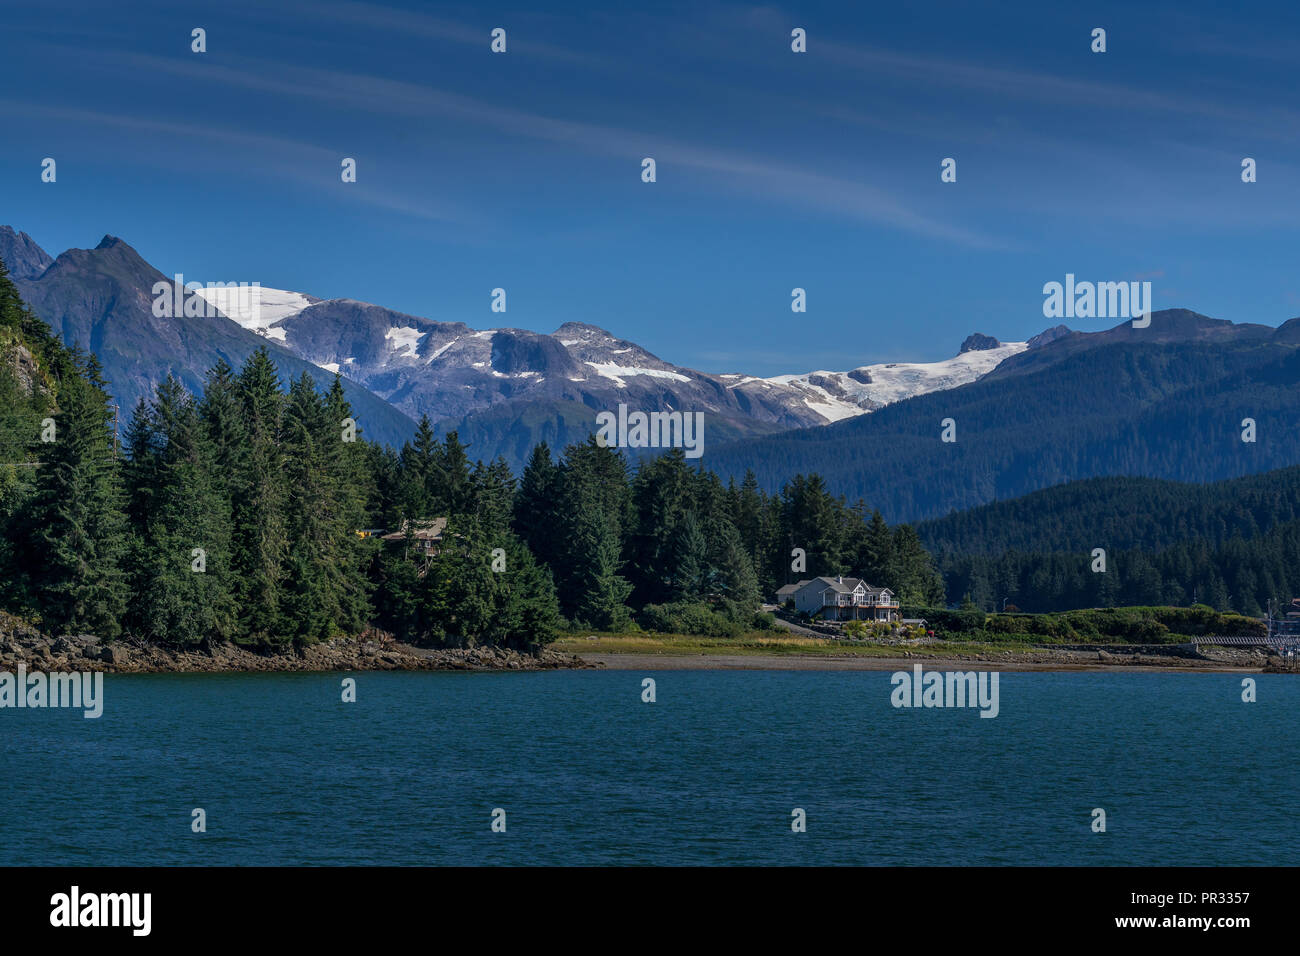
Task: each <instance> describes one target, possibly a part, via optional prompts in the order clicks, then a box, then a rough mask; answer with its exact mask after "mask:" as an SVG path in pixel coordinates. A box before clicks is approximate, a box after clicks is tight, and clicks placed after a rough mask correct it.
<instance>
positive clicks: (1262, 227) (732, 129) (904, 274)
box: [0, 0, 1300, 374]
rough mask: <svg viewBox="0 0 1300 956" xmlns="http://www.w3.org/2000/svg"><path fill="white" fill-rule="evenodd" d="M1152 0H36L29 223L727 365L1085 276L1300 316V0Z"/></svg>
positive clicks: (77, 241) (82, 242)
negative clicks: (578, 324)
mask: <svg viewBox="0 0 1300 956" xmlns="http://www.w3.org/2000/svg"><path fill="white" fill-rule="evenodd" d="M602 6H603V7H604V8H602ZM1142 6H1143V9H1141V10H1137V9H1134V7H1135V5H1134V4H1132V3H1097V2H1091V3H1086V4H1085V3H1060V4H1042V3H1019V2H1007V3H999V4H996V5H993V4H989V5H982V4H968V3H942V2H936V3H925V4H889V5H883V4H881V5H877V4H871V5H867V4H848V3H836V4H831V3H798V4H770V5H767V4H765V5H761V6H755V5H745V4H730V3H711V2H708V0H704V2H698V3H684V4H673V3H654V4H646V5H639V4H637V3H634V2H629V3H621V4H618V5H595V4H590V5H575V4H565V3H549V4H547V5H546V12H539V11H537V10H530V9H528V8H525V7H517V6H510V5H480V4H474V5H470V4H465V5H453V4H446V5H444V4H432V3H422V4H406V5H404V4H401V3H399V2H398V0H391V2H389V3H386V4H382V5H381V4H368V3H359V2H352V0H325V2H301V3H300V2H276V0H255V2H249V0H222V2H220V3H177V2H175V0H168V2H157V3H154V2H138V0H124V2H120V3H112V4H104V3H99V2H69V0H42V2H41V3H40V4H28V3H23V4H17V3H9V2H8V0H4V2H3V3H2V4H0V8H2V9H0V14H2V15H3V22H4V30H3V32H0V58H2V59H3V60H4V62H5V63H6V67H7V69H6V75H7V77H8V82H7V83H6V85H5V89H4V91H3V93H0V122H2V123H3V124H4V129H5V133H6V135H5V139H4V148H3V149H2V150H0V223H7V224H11V225H13V226H15V227H16V228H18V229H22V230H25V231H27V232H28V233H30V234H31V235H32V236H33V237H34V238H35V239H36V240H37V241H38V242H39V243H40V244H41V245H42V246H44V247H45V248H46V249H47V250H48V251H49V252H50V253H51V254H55V255H57V254H58V253H59V252H61V251H63V250H64V249H66V248H69V247H84V246H93V245H94V244H96V243H97V242H98V241H99V239H100V238H101V237H102V236H103V235H104V234H106V233H111V234H113V235H117V236H120V237H122V238H124V239H126V240H127V241H128V242H130V243H131V244H132V245H134V246H135V247H136V248H137V249H138V250H139V251H140V252H141V254H142V255H144V256H145V258H147V259H148V260H149V261H151V262H152V263H153V264H154V265H156V266H157V267H158V268H160V269H162V270H163V271H164V272H166V273H172V272H177V271H180V272H184V273H185V275H186V278H187V279H198V280H201V281H258V282H261V283H262V284H263V285H265V286H273V287H278V288H286V289H294V290H298V291H303V292H307V293H310V294H312V295H317V296H321V297H325V298H329V297H335V296H349V297H352V298H357V299H363V300H367V301H372V302H377V303H379V304H381V305H385V306H389V307H391V308H395V309H399V310H402V311H406V312H411V313H414V314H416V315H422V316H427V317H429V318H433V319H439V320H444V321H463V322H466V323H468V324H470V325H472V326H475V327H479V328H486V327H491V326H494V325H509V326H514V327H519V328H527V329H534V330H537V331H542V332H550V331H553V330H554V329H555V328H556V327H557V326H558V325H560V324H561V323H563V322H565V321H571V320H572V321H585V322H591V323H594V324H597V325H601V326H603V327H605V328H607V329H609V330H610V331H612V332H613V333H614V334H616V335H619V336H622V337H624V338H628V339H631V340H633V341H636V342H638V343H639V344H641V345H644V346H645V347H647V348H649V349H650V350H651V351H654V352H656V353H658V354H660V355H661V356H662V357H664V358H666V359H668V360H669V361H673V362H676V363H678V364H683V365H689V366H693V367H696V368H700V369H703V370H706V371H719V372H720V371H747V372H752V373H758V374H777V373H781V372H800V371H807V370H810V369H815V368H829V369H844V368H850V367H853V366H857V365H862V364H867V363H870V362H879V361H895V360H934V359H940V358H945V357H947V356H949V355H952V354H953V353H954V352H955V351H956V349H957V346H958V344H959V343H960V342H961V340H962V339H963V338H964V337H965V336H966V335H967V334H968V333H970V332H972V331H976V330H978V331H982V332H985V333H988V334H991V335H995V336H997V337H998V338H1001V339H1003V340H1007V341H1011V340H1016V339H1023V338H1026V337H1028V336H1030V335H1032V334H1034V333H1035V332H1038V331H1041V330H1042V328H1044V327H1045V326H1046V325H1049V324H1051V323H1050V322H1048V320H1046V319H1044V318H1043V315H1042V301H1043V296H1042V291H1041V290H1042V286H1043V283H1045V282H1048V281H1052V280H1057V281H1060V280H1062V279H1063V278H1064V276H1065V274H1066V273H1067V272H1073V273H1075V274H1076V276H1078V277H1079V278H1080V279H1092V280H1098V281H1118V280H1124V279H1137V278H1144V279H1150V280H1151V281H1152V283H1153V295H1154V302H1155V306H1156V308H1165V307H1173V306H1182V307H1186V308H1192V309H1195V310H1197V311H1200V312H1204V313H1206V314H1208V315H1212V316H1216V317H1219V318H1227V319H1232V320H1234V321H1252V322H1263V323H1267V324H1270V325H1277V324H1279V323H1281V322H1282V321H1284V320H1286V319H1288V318H1291V317H1292V316H1295V315H1300V272H1298V270H1297V268H1296V264H1295V260H1294V255H1293V249H1294V242H1295V234H1296V229H1297V226H1296V221H1297V215H1296V209H1297V208H1300V153H1298V151H1297V146H1298V145H1300V144H1298V142H1297V140H1300V104H1297V103H1296V102H1295V98H1294V95H1293V91H1294V81H1293V75H1294V64H1295V63H1297V62H1300V29H1297V28H1298V27H1300V13H1297V12H1296V10H1295V7H1294V5H1291V4H1285V5H1284V4H1278V5H1276V6H1270V5H1256V6H1252V8H1251V10H1250V13H1249V16H1247V15H1245V14H1242V13H1237V12H1236V11H1235V10H1233V9H1232V8H1230V7H1229V6H1227V5H1218V4H1215V5H1209V4H1196V3H1188V2H1184V0H1180V2H1177V3H1151V4H1143V5H1142ZM194 27H203V28H204V29H206V31H207V44H208V52H206V53H204V54H196V53H192V52H190V31H191V29H192V28H194ZM494 27H503V28H504V29H506V31H507V37H508V52H507V53H505V54H504V55H496V54H493V53H491V52H490V50H489V41H490V36H489V34H490V32H491V30H492V29H493V28H494ZM795 27H802V28H804V29H806V30H807V34H808V52H807V53H806V54H802V55H799V54H794V53H792V52H791V50H790V31H791V29H793V28H795ZM1094 27H1103V28H1105V29H1106V30H1107V46H1108V50H1107V52H1106V53H1104V54H1094V53H1092V52H1091V51H1090V49H1089V47H1090V34H1091V30H1092V29H1093V28H1094ZM46 156H51V157H54V158H55V159H56V160H57V162H58V181H57V182H56V183H54V184H47V183H41V182H40V163H41V160H42V159H43V158H44V157H46ZM644 156H653V157H655V159H656V161H657V164H658V182H656V183H653V184H645V183H642V182H641V179H640V168H641V166H640V164H641V159H642V157H644ZM1246 156H1249V157H1252V158H1254V159H1256V161H1257V162H1258V178H1259V181H1258V182H1256V183H1254V184H1249V185H1247V184H1244V183H1242V182H1241V177H1240V171H1241V160H1242V158H1243V157H1246ZM343 157H354V158H356V160H357V163H358V182H357V183H355V184H344V183H342V182H341V181H340V177H339V163H340V161H341V159H342V158H343ZM944 157H954V158H955V159H956V160H957V172H958V177H957V182H956V183H955V184H945V183H941V182H940V176H939V173H940V162H941V160H942V159H943V158H944ZM498 286H501V287H504V288H506V290H507V292H508V302H509V311H508V313H507V314H506V315H505V316H501V315H495V314H493V313H491V312H490V311H489V305H490V291H491V289H493V288H494V287H498ZM795 286H799V287H803V288H805V289H806V290H807V292H808V313H807V314H806V315H803V316H796V315H792V314H791V312H790V308H789V302H790V290H791V289H792V288H793V287H795ZM1112 324H1114V323H1113V322H1111V321H1108V320H1078V321H1076V322H1074V323H1073V325H1074V326H1075V327H1078V328H1084V329H1090V328H1101V327H1105V326H1109V325H1112Z"/></svg>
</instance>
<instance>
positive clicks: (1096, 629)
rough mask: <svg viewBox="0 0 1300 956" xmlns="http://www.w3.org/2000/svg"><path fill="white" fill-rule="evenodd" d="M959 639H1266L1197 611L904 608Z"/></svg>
mask: <svg viewBox="0 0 1300 956" xmlns="http://www.w3.org/2000/svg"><path fill="white" fill-rule="evenodd" d="M903 611H904V613H906V614H908V615H909V616H914V617H923V618H925V619H926V621H927V622H928V624H929V625H930V626H931V627H933V628H936V629H937V630H938V631H939V632H941V633H942V634H944V636H946V637H949V638H951V639H953V640H964V641H998V642H1008V641H1010V642H1017V641H1023V642H1026V643H1033V644H1038V643H1052V644H1172V643H1177V644H1181V643H1184V642H1186V641H1188V640H1191V639H1192V638H1195V637H1209V636H1214V637H1232V636H1250V637H1263V636H1264V635H1265V633H1266V632H1267V628H1266V627H1265V625H1264V622H1263V621H1260V620H1259V619H1257V618H1253V617H1242V616H1241V615H1239V614H1231V613H1223V612H1220V611H1216V610H1214V609H1213V608H1210V607H1206V606H1204V605H1195V606H1192V607H1127V606H1126V607H1117V608H1104V609H1088V610H1075V611H1065V612H1063V613H1059V614H1018V613H1010V614H985V613H984V612H983V611H981V610H979V609H977V608H969V607H968V608H967V609H965V610H957V611H950V610H946V609H944V608H917V607H913V608H906V607H905V608H904V609H903Z"/></svg>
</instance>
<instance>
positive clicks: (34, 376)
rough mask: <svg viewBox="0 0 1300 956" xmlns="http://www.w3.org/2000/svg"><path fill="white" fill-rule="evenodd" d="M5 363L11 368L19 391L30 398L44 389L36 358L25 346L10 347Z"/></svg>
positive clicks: (15, 345)
mask: <svg viewBox="0 0 1300 956" xmlns="http://www.w3.org/2000/svg"><path fill="white" fill-rule="evenodd" d="M4 362H5V364H6V365H7V366H9V370H10V371H11V372H12V373H13V375H14V378H15V379H16V380H17V381H18V387H19V389H21V390H22V393H23V394H24V395H25V396H27V397H28V398H30V397H31V396H32V394H33V393H34V392H35V391H36V389H38V388H41V387H43V384H42V380H41V373H40V370H39V369H38V368H37V365H36V358H35V357H34V356H33V355H32V353H31V352H29V351H28V350H27V348H26V347H25V346H23V345H20V344H17V343H15V344H13V345H12V346H10V347H9V349H8V350H7V354H5V356H4Z"/></svg>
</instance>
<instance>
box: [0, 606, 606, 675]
mask: <svg viewBox="0 0 1300 956" xmlns="http://www.w3.org/2000/svg"><path fill="white" fill-rule="evenodd" d="M20 663H21V664H24V665H25V666H26V668H27V670H29V671H46V672H50V671H59V672H68V671H103V672H105V673H113V674H164V673H171V674H182V673H232V672H233V673H242V672H260V671H395V670H406V671H507V670H509V671H539V670H561V669H581V668H594V667H599V666H600V665H598V664H592V663H588V662H587V661H584V660H583V659H582V658H580V657H577V656H576V655H573V654H560V653H557V652H555V651H546V650H544V651H542V652H541V653H539V654H537V655H532V654H523V653H520V652H518V651H513V650H506V649H502V648H495V647H474V648H437V649H431V648H420V647H413V646H411V645H409V644H402V643H400V642H398V641H396V640H394V639H393V638H392V637H391V636H389V635H386V634H381V633H376V632H369V633H367V634H364V635H362V636H360V637H356V638H335V639H333V640H330V641H324V642H322V643H320V644H314V645H312V646H310V647H307V648H304V649H303V650H302V651H300V652H288V653H283V654H259V653H256V652H254V651H250V650H247V649H245V648H242V647H236V646H234V645H231V644H220V645H216V646H214V647H212V648H211V649H209V650H171V649H168V648H163V647H155V646H153V645H144V644H139V645H137V644H133V643H131V642H129V641H117V642H114V643H111V644H104V643H101V642H100V641H99V640H98V639H97V638H95V637H91V636H89V635H75V636H67V637H53V638H52V637H48V636H46V635H44V634H42V633H41V632H40V631H38V630H37V629H36V628H33V627H31V626H29V625H26V624H23V623H21V622H20V621H18V620H16V619H14V618H11V617H8V616H3V615H0V671H10V672H12V671H14V670H15V669H16V668H17V666H18V665H19V664H20Z"/></svg>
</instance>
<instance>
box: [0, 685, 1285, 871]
mask: <svg viewBox="0 0 1300 956" xmlns="http://www.w3.org/2000/svg"><path fill="white" fill-rule="evenodd" d="M344 676H353V677H355V678H356V680H357V692H358V700H357V702H356V703H355V704H345V703H343V702H342V701H341V700H340V681H341V678H342V677H344ZM645 676H653V677H654V678H655V679H656V681H657V697H658V699H657V702H656V703H653V704H646V703H642V701H641V680H642V678H643V677H645ZM889 677H890V675H889V674H887V673H873V672H857V673H825V672H788V671H776V672H771V671H731V672H717V671H670V672H659V673H655V672H652V671H647V672H644V673H643V672H638V671H607V672H601V671H586V672H581V671H579V672H548V673H502V674H457V673H363V674H355V675H320V674H266V675H216V676H205V675H176V676H172V675H168V676H116V675H109V677H108V678H107V680H106V681H105V686H104V693H105V711H104V716H103V717H101V718H100V719H98V720H85V719H83V718H82V716H81V713H80V711H51V710H46V711H34V710H22V711H18V710H0V864H3V865H14V864H69V865H76V864H80V865H113V864H118V865H155V864H165V865H178V864H179V865H191V864H235V865H244V864H270V865H276V864H376V863H391V864H638V863H645V864H723V863H726V864H814V865H820V864H891V865H899V864H903V865H932V864H1007V863H1025V864H1084V865H1088V864H1098V865H1100V864H1110V865H1114V864H1119V865H1156V864H1188V865H1191V864H1211V865H1251V864H1291V865H1294V864H1297V863H1300V806H1297V800H1296V798H1297V791H1298V790H1300V766H1298V764H1297V760H1296V757H1297V744H1296V735H1297V727H1296V715H1297V714H1298V713H1300V680H1296V679H1294V678H1290V677H1286V676H1257V677H1256V680H1257V682H1258V698H1259V699H1258V702H1256V703H1251V704H1246V703H1242V702H1241V678H1240V677H1239V676H1232V675H1213V674H1197V675H1190V674H1160V673H1144V674H1125V673H1071V674H1040V673H1033V674H1003V675H1002V677H1001V685H1000V691H1001V695H1000V696H1001V712H1000V714H999V716H998V717H996V718H994V719H981V718H980V717H979V716H978V711H976V710H973V709H967V710H959V709H949V710H940V709H928V710H904V709H898V710H896V709H894V708H893V707H892V706H890V703H889V695H890V691H891V690H892V687H891V685H890V682H889ZM195 807H202V808H203V809H204V810H205V811H206V812H207V828H208V829H207V832H206V833H204V834H195V833H192V832H191V828H190V821H191V810H192V809H193V808H195ZM496 807H500V808H503V809H504V810H505V811H506V822H507V829H506V832H505V833H493V832H491V829H490V823H491V813H492V810H493V808H496ZM795 807H801V808H803V809H804V810H805V811H806V813H807V821H808V831H807V833H803V834H796V833H793V832H791V828H790V820H791V816H790V814H791V810H792V809H793V808H795ZM1094 807H1102V808H1104V809H1105V810H1106V813H1107V832H1106V833H1100V834H1099V833H1093V832H1092V830H1091V828H1090V824H1091V821H1092V817H1091V811H1092V809H1093V808H1094Z"/></svg>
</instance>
